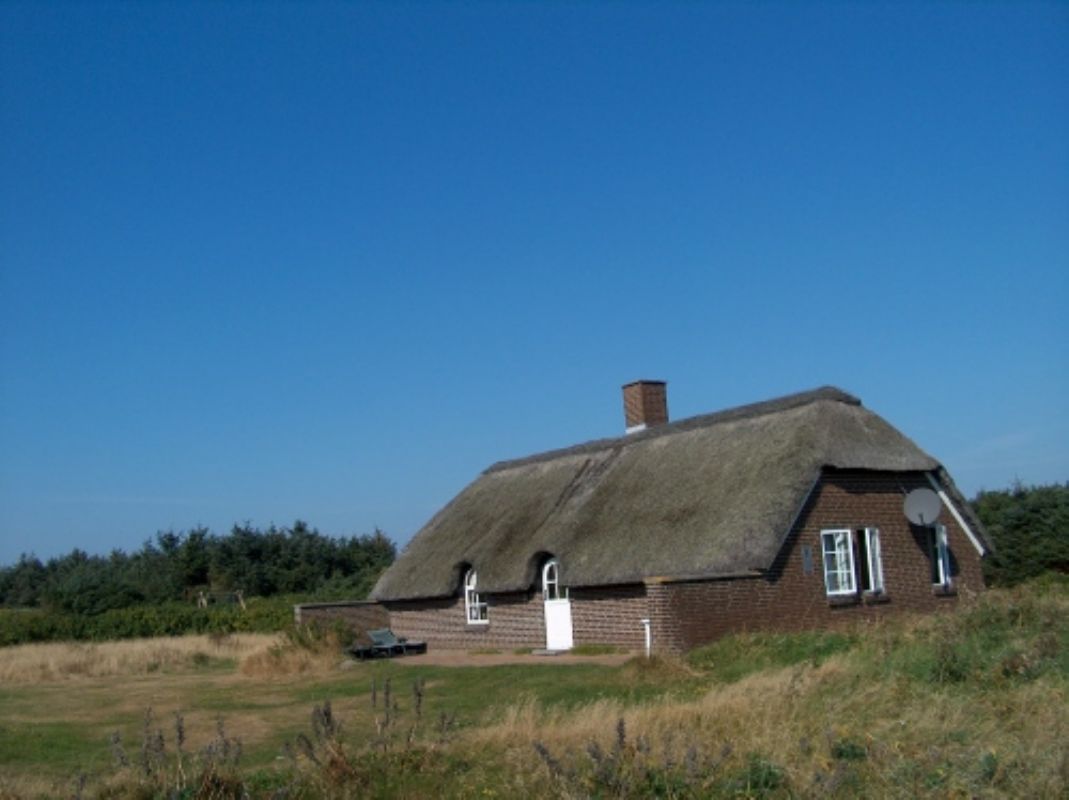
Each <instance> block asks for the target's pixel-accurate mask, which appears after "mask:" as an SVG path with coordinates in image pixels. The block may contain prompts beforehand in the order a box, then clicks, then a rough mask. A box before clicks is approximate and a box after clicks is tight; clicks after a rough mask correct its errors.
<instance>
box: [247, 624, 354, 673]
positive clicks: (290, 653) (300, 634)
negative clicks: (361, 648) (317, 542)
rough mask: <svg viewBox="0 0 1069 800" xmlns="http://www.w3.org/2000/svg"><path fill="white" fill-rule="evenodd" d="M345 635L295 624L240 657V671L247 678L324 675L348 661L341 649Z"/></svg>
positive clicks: (345, 638)
mask: <svg viewBox="0 0 1069 800" xmlns="http://www.w3.org/2000/svg"><path fill="white" fill-rule="evenodd" d="M346 640H347V637H346V636H345V635H344V634H343V633H341V632H339V631H336V630H319V629H313V628H298V629H296V630H294V631H290V632H288V633H287V634H285V635H282V636H280V637H278V638H277V639H276V640H275V641H274V642H273V643H272V644H271V645H270V646H269V647H265V648H262V649H260V650H258V651H256V652H254V653H250V654H249V655H248V656H247V657H246V658H244V659H242V661H241V674H242V675H245V676H247V677H250V678H260V679H263V678H277V677H283V676H291V675H309V674H318V675H325V674H328V673H332V672H335V671H337V669H338V666H339V662H341V663H346V664H348V663H349V661H350V660H349V659H345V658H344V657H343V655H342V653H343V652H344V650H345V647H344V645H345V642H346Z"/></svg>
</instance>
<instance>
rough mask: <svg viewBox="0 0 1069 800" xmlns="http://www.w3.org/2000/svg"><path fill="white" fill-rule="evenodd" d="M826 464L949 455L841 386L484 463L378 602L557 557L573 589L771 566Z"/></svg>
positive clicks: (385, 580) (909, 468)
mask: <svg viewBox="0 0 1069 800" xmlns="http://www.w3.org/2000/svg"><path fill="white" fill-rule="evenodd" d="M825 467H832V468H841V469H867V470H882V471H891V472H927V471H933V470H937V469H939V464H938V463H937V462H936V461H935V460H934V459H933V458H932V457H931V456H929V455H927V454H926V453H924V452H923V451H922V450H921V449H920V448H918V447H917V446H916V445H915V444H914V443H913V442H911V441H910V440H909V439H908V438H906V437H905V436H904V435H902V434H901V433H900V432H899V431H897V430H895V428H893V427H892V426H891V425H889V424H888V423H887V422H885V421H884V420H883V419H881V418H880V417H879V416H877V415H876V414H873V413H872V412H870V411H868V410H867V409H865V408H863V407H862V406H861V402H860V400H858V399H857V398H856V397H853V396H852V395H849V394H846V393H845V392H842V391H841V390H838V389H834V388H832V387H825V388H823V389H817V390H814V391H811V392H804V393H802V394H797V395H791V396H788V397H784V398H780V399H778V400H773V401H769V402H766V403H759V404H756V405H752V406H744V407H742V408H738V409H731V410H728V411H725V412H719V413H717V414H710V415H706V416H701V417H694V418H691V419H686V420H682V421H679V422H675V423H672V424H669V425H664V426H661V427H658V428H654V429H650V430H648V431H645V432H643V433H640V434H636V435H631V436H625V437H621V438H618V439H605V440H600V441H596V442H589V443H587V444H583V445H579V446H577V447H573V448H569V449H566V450H558V451H553V452H550V453H545V454H541V455H537V456H532V457H530V458H526V459H520V460H517V461H510V462H502V463H500V464H495V465H494V466H493V467H491V468H490V469H488V470H487V471H486V472H484V473H483V474H482V475H481V476H480V477H479V478H478V479H476V480H475V481H474V482H473V483H472V484H471V485H469V486H468V487H467V488H466V489H464V491H462V492H461V493H460V494H459V495H458V496H457V497H456V498H454V499H453V501H452V502H450V503H449V505H447V506H446V507H445V508H443V509H442V510H441V511H440V512H439V513H438V514H437V515H436V516H435V517H434V518H433V519H432V520H431V521H430V522H429V523H428V524H427V525H426V526H425V527H424V528H423V529H422V530H421V531H420V532H419V533H418V534H416V536H415V537H414V538H413V539H412V541H411V542H410V543H409V545H408V547H407V548H406V549H405V551H404V552H403V553H402V554H401V555H400V557H399V558H398V559H397V561H396V562H395V563H394V565H393V566H392V567H391V568H390V569H389V570H387V572H386V573H385V574H384V575H383V576H382V578H381V579H380V580H379V582H378V584H377V585H376V587H375V590H374V592H373V593H372V598H373V599H376V600H400V599H413V598H420V597H446V596H450V595H454V594H456V592H457V591H458V588H459V585H460V581H461V576H462V571H463V570H464V569H465V568H466V566H468V565H471V566H474V567H475V569H476V570H478V574H479V589H480V591H482V592H508V591H521V590H526V589H528V588H529V587H531V586H532V585H533V584H534V583H535V580H536V574H535V573H536V572H537V568H538V564H539V562H540V561H541V559H542V558H544V557H545V556H546V555H547V554H552V555H554V556H556V557H558V558H559V559H560V562H561V580H562V582H563V583H564V584H566V585H570V586H597V585H610V584H620V583H630V582H635V581H641V580H643V579H644V578H648V577H651V576H672V577H679V576H688V577H696V576H707V577H717V576H726V575H738V574H745V573H750V572H753V571H758V570H765V569H768V568H769V567H770V566H771V564H772V561H773V560H774V558H775V556H776V553H777V551H778V549H779V547H780V545H781V543H782V542H783V539H784V537H785V535H786V533H787V532H788V529H789V527H790V526H791V524H792V522H793V520H794V517H795V515H796V514H797V513H798V511H799V509H800V508H801V506H802V504H803V502H804V500H805V497H806V495H807V493H808V492H809V491H810V490H811V489H812V487H813V485H814V483H815V481H816V480H817V479H818V478H819V476H820V474H821V470H822V469H823V468H825Z"/></svg>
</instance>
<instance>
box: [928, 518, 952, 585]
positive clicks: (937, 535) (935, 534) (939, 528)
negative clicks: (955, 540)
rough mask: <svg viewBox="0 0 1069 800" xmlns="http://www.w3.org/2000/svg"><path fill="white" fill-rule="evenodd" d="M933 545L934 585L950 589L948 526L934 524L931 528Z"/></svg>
mask: <svg viewBox="0 0 1069 800" xmlns="http://www.w3.org/2000/svg"><path fill="white" fill-rule="evenodd" d="M930 530H931V532H932V535H931V545H932V578H938V579H939V580H938V581H935V580H933V581H932V585H933V586H941V587H943V588H946V589H949V588H950V585H951V575H950V544H949V542H948V541H947V526H946V525H932V526H931V528H930Z"/></svg>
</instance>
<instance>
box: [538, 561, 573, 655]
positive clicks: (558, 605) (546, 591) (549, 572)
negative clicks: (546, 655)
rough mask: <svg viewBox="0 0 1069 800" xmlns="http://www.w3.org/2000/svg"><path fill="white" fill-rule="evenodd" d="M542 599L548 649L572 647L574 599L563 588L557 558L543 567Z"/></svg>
mask: <svg viewBox="0 0 1069 800" xmlns="http://www.w3.org/2000/svg"><path fill="white" fill-rule="evenodd" d="M542 599H543V601H544V602H545V608H546V649H547V650H571V649H572V601H571V600H569V599H568V590H567V589H561V585H560V564H559V563H558V562H557V559H555V558H554V559H551V560H549V561H547V562H546V565H545V566H544V567H543V568H542Z"/></svg>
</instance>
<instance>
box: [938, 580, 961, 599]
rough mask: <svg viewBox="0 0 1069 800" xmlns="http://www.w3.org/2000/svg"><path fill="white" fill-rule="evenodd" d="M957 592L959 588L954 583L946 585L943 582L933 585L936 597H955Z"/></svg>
mask: <svg viewBox="0 0 1069 800" xmlns="http://www.w3.org/2000/svg"><path fill="white" fill-rule="evenodd" d="M957 593H958V590H957V589H956V588H954V586H953V585H949V584H948V585H944V584H942V583H936V584H933V585H932V594H933V595H935V596H936V597H954V596H956V595H957Z"/></svg>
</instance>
